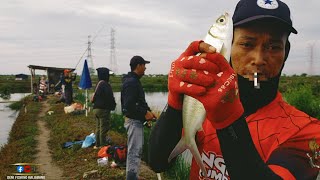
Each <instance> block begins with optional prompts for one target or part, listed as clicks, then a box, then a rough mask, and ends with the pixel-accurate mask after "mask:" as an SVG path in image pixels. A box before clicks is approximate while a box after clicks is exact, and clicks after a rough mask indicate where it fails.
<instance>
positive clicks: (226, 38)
mask: <svg viewBox="0 0 320 180" xmlns="http://www.w3.org/2000/svg"><path fill="white" fill-rule="evenodd" d="M232 35H233V24H232V19H231V16H230V15H229V14H228V13H224V14H223V15H221V16H220V17H219V18H218V19H217V20H216V21H215V22H214V24H213V25H212V26H211V27H210V29H209V31H208V33H207V35H206V36H205V38H204V42H206V43H208V44H210V45H212V46H214V47H215V48H216V49H217V52H219V53H220V54H222V55H223V56H224V57H225V58H226V59H229V58H230V53H231V43H232ZM198 55H199V54H198ZM205 118H206V110H205V109H204V106H203V105H202V103H201V102H199V101H198V100H196V99H194V98H193V97H191V96H187V95H184V99H183V108H182V121H183V129H184V134H183V136H182V138H181V139H180V141H179V142H178V144H177V145H176V147H175V148H174V149H173V151H172V152H171V154H170V156H169V158H168V162H170V161H171V160H172V159H173V158H174V157H176V156H177V155H179V154H181V153H182V152H183V151H185V150H186V149H189V150H190V151H191V153H192V155H193V157H194V158H195V160H196V162H197V164H198V166H199V167H200V169H201V171H202V174H203V175H204V177H207V171H206V168H205V166H204V164H203V161H202V159H201V156H200V153H199V150H198V148H197V145H196V142H195V135H196V133H197V132H198V131H199V130H202V123H203V121H204V120H205Z"/></svg>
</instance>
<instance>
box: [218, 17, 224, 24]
mask: <svg viewBox="0 0 320 180" xmlns="http://www.w3.org/2000/svg"><path fill="white" fill-rule="evenodd" d="M217 23H219V24H226V17H225V16H221V17H220V18H218V19H217Z"/></svg>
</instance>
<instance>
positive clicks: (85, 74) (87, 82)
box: [79, 60, 92, 89]
mask: <svg viewBox="0 0 320 180" xmlns="http://www.w3.org/2000/svg"><path fill="white" fill-rule="evenodd" d="M91 87H92V83H91V77H90V72H89V68H88V63H87V60H84V65H83V70H82V74H81V79H80V83H79V88H81V89H89V88H91Z"/></svg>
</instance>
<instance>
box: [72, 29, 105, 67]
mask: <svg viewBox="0 0 320 180" xmlns="http://www.w3.org/2000/svg"><path fill="white" fill-rule="evenodd" d="M104 27H105V24H104V25H102V27H101V28H100V29H99V31H98V32H97V33H96V35H95V36H94V37H93V38H92V41H91V44H92V43H93V42H94V40H95V39H96V37H97V36H98V34H99V33H100V32H101V31H102V30H103V29H104ZM91 44H90V48H91ZM88 48H89V46H88V47H87V49H86V50H85V51H84V52H83V54H82V56H81V57H80V59H79V60H78V63H77V64H76V66H75V69H77V66H78V64H79V63H80V61H81V60H82V58H83V56H84V55H85V54H86V53H87V51H88ZM90 54H91V52H90Z"/></svg>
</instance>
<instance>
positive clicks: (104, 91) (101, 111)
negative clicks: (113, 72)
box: [91, 67, 116, 148]
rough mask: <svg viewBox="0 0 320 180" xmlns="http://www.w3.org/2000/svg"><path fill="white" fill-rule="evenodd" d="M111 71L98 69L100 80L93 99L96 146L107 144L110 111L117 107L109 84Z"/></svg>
mask: <svg viewBox="0 0 320 180" xmlns="http://www.w3.org/2000/svg"><path fill="white" fill-rule="evenodd" d="M109 71H110V70H109V69H108V68H105V67H100V68H98V69H97V72H98V79H99V82H98V84H97V86H96V88H95V92H94V94H93V96H92V99H91V102H92V103H93V112H94V115H95V119H96V144H95V147H94V148H99V147H102V146H104V145H106V144H107V141H106V134H107V132H108V130H109V126H110V111H113V110H114V109H115V108H116V102H115V100H114V95H113V91H112V88H111V85H110V84H109Z"/></svg>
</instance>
